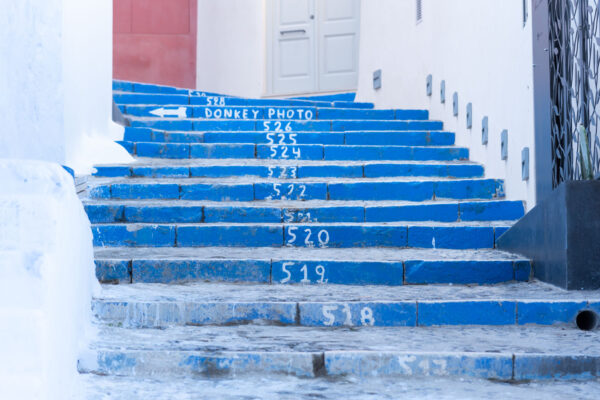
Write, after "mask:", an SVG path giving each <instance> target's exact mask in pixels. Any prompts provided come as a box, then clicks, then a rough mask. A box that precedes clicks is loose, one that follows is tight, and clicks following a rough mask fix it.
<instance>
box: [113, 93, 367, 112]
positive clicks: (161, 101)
mask: <svg viewBox="0 0 600 400" xmlns="http://www.w3.org/2000/svg"><path fill="white" fill-rule="evenodd" d="M113 99H114V101H115V103H116V104H119V105H152V106H154V105H156V106H179V105H181V106H186V105H192V106H216V107H229V106H245V107H252V106H258V107H261V106H262V107H335V108H357V109H372V108H373V104H372V103H354V102H347V101H334V102H329V101H309V100H286V99H244V98H239V97H228V96H210V95H209V96H202V95H196V94H192V95H186V94H176V93H174V94H166V93H165V94H152V93H115V94H113Z"/></svg>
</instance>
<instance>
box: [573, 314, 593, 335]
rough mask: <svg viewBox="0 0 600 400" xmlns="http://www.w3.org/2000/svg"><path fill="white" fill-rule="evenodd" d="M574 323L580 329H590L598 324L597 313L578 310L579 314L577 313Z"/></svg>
mask: <svg viewBox="0 0 600 400" xmlns="http://www.w3.org/2000/svg"><path fill="white" fill-rule="evenodd" d="M575 323H576V324H577V327H578V328H579V329H581V330H582V331H591V330H592V329H596V327H597V326H598V314H596V313H595V312H593V311H591V310H583V311H580V312H579V314H577V318H576V319H575Z"/></svg>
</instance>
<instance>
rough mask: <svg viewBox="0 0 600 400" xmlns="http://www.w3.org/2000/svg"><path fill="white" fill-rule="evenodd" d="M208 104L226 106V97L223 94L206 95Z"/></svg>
mask: <svg viewBox="0 0 600 400" xmlns="http://www.w3.org/2000/svg"><path fill="white" fill-rule="evenodd" d="M206 105H207V106H224V105H225V97H222V96H206Z"/></svg>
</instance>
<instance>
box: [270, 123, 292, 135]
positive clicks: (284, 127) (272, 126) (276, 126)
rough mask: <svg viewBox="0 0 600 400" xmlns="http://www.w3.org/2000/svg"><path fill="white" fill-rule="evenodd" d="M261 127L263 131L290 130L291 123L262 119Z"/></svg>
mask: <svg viewBox="0 0 600 400" xmlns="http://www.w3.org/2000/svg"><path fill="white" fill-rule="evenodd" d="M263 128H264V131H265V132H291V131H292V123H291V122H288V123H285V124H284V123H283V122H281V121H264V122H263Z"/></svg>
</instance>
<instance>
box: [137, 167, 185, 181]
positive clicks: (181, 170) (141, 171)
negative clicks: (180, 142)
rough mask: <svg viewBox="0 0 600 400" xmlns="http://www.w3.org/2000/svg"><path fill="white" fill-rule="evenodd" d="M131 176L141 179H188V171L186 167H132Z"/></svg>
mask: <svg viewBox="0 0 600 400" xmlns="http://www.w3.org/2000/svg"><path fill="white" fill-rule="evenodd" d="M131 175H132V176H133V177H143V178H188V177H189V176H190V169H189V168H188V167H159V166H156V167H155V166H152V167H132V168H131Z"/></svg>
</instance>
